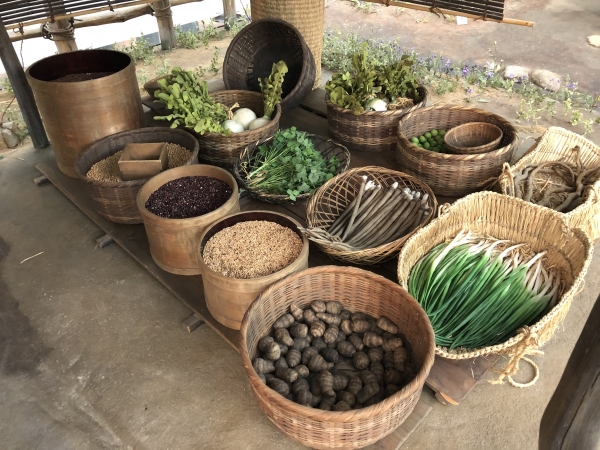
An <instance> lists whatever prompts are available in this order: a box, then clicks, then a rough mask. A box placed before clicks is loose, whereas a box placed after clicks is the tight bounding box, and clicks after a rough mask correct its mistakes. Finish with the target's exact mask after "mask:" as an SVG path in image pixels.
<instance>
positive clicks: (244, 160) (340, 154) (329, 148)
mask: <svg viewBox="0 0 600 450" xmlns="http://www.w3.org/2000/svg"><path fill="white" fill-rule="evenodd" d="M307 137H308V138H309V139H310V140H311V141H312V143H313V144H314V146H315V149H316V150H317V151H318V152H319V153H321V155H323V159H325V160H326V161H327V160H329V158H331V157H332V156H337V158H338V159H339V161H340V165H339V167H338V169H337V174H340V173H342V172H344V171H346V170H347V169H348V166H349V165H350V152H349V151H348V149H347V148H346V147H344V146H343V145H340V144H338V143H337V142H334V141H332V140H331V139H327V138H324V137H321V136H317V135H315V134H307ZM272 140H273V137H272V136H271V137H268V138H266V139H261V140H260V141H257V142H255V143H253V144H250V145H249V146H248V147H246V148H245V149H244V150H243V151H242V153H241V154H240V157H239V158H238V159H237V160H236V162H235V166H234V167H233V175H234V176H235V178H236V180H237V181H238V183H239V185H240V186H242V187H243V188H244V189H246V190H247V191H248V192H249V193H250V195H251V196H252V197H254V198H256V199H258V200H262V201H264V202H267V203H273V204H276V205H277V204H283V203H290V202H292V200H290V197H289V195H287V194H286V195H277V194H265V193H262V192H259V191H256V190H253V189H249V188H248V186H247V185H246V177H245V175H244V173H243V172H242V168H243V167H244V165H247V164H248V161H249V160H250V159H251V158H252V156H253V155H254V153H255V152H256V149H257V148H258V147H259V146H260V145H263V144H267V145H268V144H269V143H270V142H271V141H272ZM310 195H311V194H310V193H306V194H301V195H298V196H296V201H302V200H305V199H307V198H309V197H310Z"/></svg>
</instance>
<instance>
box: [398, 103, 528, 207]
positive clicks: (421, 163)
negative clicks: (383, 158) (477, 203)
mask: <svg viewBox="0 0 600 450" xmlns="http://www.w3.org/2000/svg"><path fill="white" fill-rule="evenodd" d="M468 122H487V123H491V124H494V125H496V126H497V127H498V128H500V129H501V130H502V131H503V136H502V140H501V141H500V148H498V149H497V150H493V151H490V152H487V153H482V154H477V155H448V154H443V153H436V152H432V151H429V150H425V149H423V148H419V147H417V146H416V145H414V144H413V143H412V142H410V139H411V138H412V137H415V136H420V135H422V134H423V133H425V132H427V131H429V130H432V129H434V128H435V129H438V130H444V129H445V130H449V129H450V128H453V127H455V126H457V125H461V124H463V123H468ZM517 143H518V134H517V130H516V129H515V127H513V126H512V125H511V124H510V123H509V122H508V121H507V120H505V119H503V118H502V117H500V116H497V115H496V114H493V113H490V112H487V111H484V110H482V109H477V108H469V107H465V106H453V105H438V106H431V107H429V108H424V109H419V110H417V111H413V112H411V113H409V114H407V115H406V116H404V117H403V118H402V119H401V120H400V123H399V124H398V146H397V149H396V159H397V160H398V163H399V164H400V168H401V170H402V171H403V172H406V173H409V174H411V175H414V176H415V177H417V178H419V179H420V180H421V181H423V182H425V183H427V184H428V185H429V186H430V187H431V189H433V192H435V193H436V194H437V195H445V196H451V197H462V196H464V195H467V194H470V193H473V192H475V191H477V190H481V189H482V187H483V186H484V185H485V184H486V182H489V181H490V180H493V179H494V178H495V177H497V176H498V175H500V173H501V172H502V164H504V163H505V162H508V161H509V160H510V158H511V156H512V153H513V151H514V149H515V148H516V146H517Z"/></svg>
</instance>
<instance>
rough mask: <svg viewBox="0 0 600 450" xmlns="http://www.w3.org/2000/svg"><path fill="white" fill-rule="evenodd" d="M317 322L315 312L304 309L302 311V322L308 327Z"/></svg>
mask: <svg viewBox="0 0 600 450" xmlns="http://www.w3.org/2000/svg"><path fill="white" fill-rule="evenodd" d="M317 320H319V319H317V315H316V314H315V312H314V311H313V310H312V309H305V310H304V322H306V323H307V324H308V325H311V324H312V323H313V322H316V321H317Z"/></svg>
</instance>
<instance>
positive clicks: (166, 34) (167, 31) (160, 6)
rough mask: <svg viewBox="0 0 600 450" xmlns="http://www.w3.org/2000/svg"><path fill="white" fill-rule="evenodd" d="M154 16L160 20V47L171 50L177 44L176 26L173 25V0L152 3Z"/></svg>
mask: <svg viewBox="0 0 600 450" xmlns="http://www.w3.org/2000/svg"><path fill="white" fill-rule="evenodd" d="M152 9H154V16H155V17H156V21H157V22H158V35H159V36H160V47H161V49H163V50H170V49H172V48H175V47H176V46H177V44H176V42H177V41H176V39H175V28H174V27H173V14H172V13H171V1H170V0H160V1H157V2H153V3H152Z"/></svg>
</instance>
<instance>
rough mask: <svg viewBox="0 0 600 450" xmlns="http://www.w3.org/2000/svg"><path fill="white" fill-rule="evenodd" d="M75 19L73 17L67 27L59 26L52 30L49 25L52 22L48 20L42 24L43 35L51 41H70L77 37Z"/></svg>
mask: <svg viewBox="0 0 600 450" xmlns="http://www.w3.org/2000/svg"><path fill="white" fill-rule="evenodd" d="M73 23H74V20H73V18H72V17H71V18H70V19H69V22H68V25H67V26H66V27H65V28H58V29H56V30H50V28H49V27H48V25H49V24H50V22H46V23H45V24H43V25H42V28H41V31H42V37H43V38H44V39H48V40H49V41H70V40H72V39H74V38H75V28H74V27H73Z"/></svg>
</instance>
